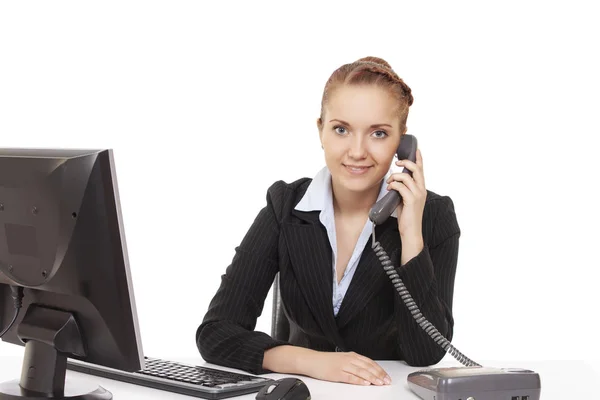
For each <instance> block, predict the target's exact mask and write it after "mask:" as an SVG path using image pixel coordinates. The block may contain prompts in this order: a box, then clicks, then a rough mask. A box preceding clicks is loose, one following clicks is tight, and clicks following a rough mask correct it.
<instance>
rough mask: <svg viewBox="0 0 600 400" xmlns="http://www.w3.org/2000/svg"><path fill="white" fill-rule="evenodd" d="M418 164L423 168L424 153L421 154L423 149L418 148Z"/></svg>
mask: <svg viewBox="0 0 600 400" xmlns="http://www.w3.org/2000/svg"><path fill="white" fill-rule="evenodd" d="M417 165H418V166H419V167H420V168H421V169H423V155H422V154H421V149H417Z"/></svg>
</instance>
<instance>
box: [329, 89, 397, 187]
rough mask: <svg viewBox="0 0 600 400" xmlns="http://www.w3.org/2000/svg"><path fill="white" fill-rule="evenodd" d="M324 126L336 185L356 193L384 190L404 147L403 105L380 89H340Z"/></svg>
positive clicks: (332, 101) (333, 95)
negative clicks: (381, 187) (400, 107)
mask: <svg viewBox="0 0 600 400" xmlns="http://www.w3.org/2000/svg"><path fill="white" fill-rule="evenodd" d="M319 122H320V123H318V127H319V135H320V138H321V143H322V145H323V149H324V151H325V162H326V164H327V167H328V168H329V170H330V171H331V175H332V181H333V182H332V183H333V185H334V187H337V188H343V189H344V190H348V191H352V192H363V191H367V190H369V189H373V187H374V186H377V188H379V185H380V182H381V179H382V178H383V177H384V176H385V174H386V173H387V172H388V171H389V169H390V165H391V163H392V160H393V158H394V154H395V153H396V149H397V148H398V145H399V144H400V136H401V133H400V120H399V117H398V103H397V101H396V100H395V99H394V98H393V97H392V96H391V95H390V94H389V93H388V92H387V91H386V90H385V89H382V88H380V87H378V86H375V85H344V86H340V87H338V88H336V89H335V90H334V92H333V93H332V94H331V96H330V97H329V100H328V102H327V103H326V105H325V110H324V115H323V121H319Z"/></svg>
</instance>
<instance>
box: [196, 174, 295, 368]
mask: <svg viewBox="0 0 600 400" xmlns="http://www.w3.org/2000/svg"><path fill="white" fill-rule="evenodd" d="M284 191H285V184H284V183H283V182H281V181H280V182H276V183H275V184H273V185H272V186H271V187H270V188H269V190H268V192H267V205H266V206H265V207H264V208H263V209H262V210H261V211H260V212H259V213H258V215H257V217H256V218H255V220H254V222H253V223H252V225H251V227H250V229H249V231H248V232H247V233H246V235H245V236H244V238H243V240H242V242H241V243H240V245H239V246H238V247H236V249H235V255H234V257H233V260H232V262H231V264H230V265H229V266H228V267H227V269H226V271H225V274H224V275H222V276H221V285H220V287H219V289H218V290H217V292H216V294H215V296H214V297H213V299H212V301H211V302H210V305H209V307H208V311H207V313H206V315H205V316H204V319H203V321H202V324H201V325H200V326H199V327H198V330H197V332H196V344H197V346H198V349H199V350H200V354H201V355H202V358H203V359H204V360H205V361H207V362H210V363H214V364H218V365H223V366H227V367H231V368H237V369H241V370H245V371H248V372H250V373H254V374H262V373H267V372H270V371H267V370H264V369H263V368H262V364H263V358H264V352H265V350H267V349H270V348H272V347H275V346H279V345H282V344H287V343H286V342H283V341H279V340H274V339H273V338H271V336H269V335H268V334H266V333H264V332H256V331H254V328H255V326H256V320H257V318H258V317H259V316H260V314H261V313H262V309H263V305H264V301H265V298H266V296H267V293H268V292H269V289H270V287H271V285H272V283H273V280H274V278H275V275H276V273H277V272H278V270H279V265H278V241H279V223H278V218H277V216H276V211H275V210H276V209H277V208H278V207H277V205H276V204H281V202H282V198H283V195H284ZM279 208H281V207H279Z"/></svg>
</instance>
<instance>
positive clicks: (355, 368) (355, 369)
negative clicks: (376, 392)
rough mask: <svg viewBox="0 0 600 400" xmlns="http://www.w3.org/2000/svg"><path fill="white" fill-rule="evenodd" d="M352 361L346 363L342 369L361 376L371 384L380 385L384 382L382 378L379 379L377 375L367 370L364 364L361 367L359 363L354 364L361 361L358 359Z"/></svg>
mask: <svg viewBox="0 0 600 400" xmlns="http://www.w3.org/2000/svg"><path fill="white" fill-rule="evenodd" d="M353 361H354V362H351V363H349V364H346V365H345V366H344V368H343V371H345V372H348V373H351V374H352V375H356V376H358V377H359V378H362V379H364V380H366V381H368V382H369V383H371V384H373V385H377V386H382V385H384V384H385V383H384V382H383V379H380V378H379V377H377V375H375V374H373V373H372V372H371V371H369V369H368V367H366V366H365V367H363V366H361V365H357V364H356V363H358V362H362V361H359V360H353Z"/></svg>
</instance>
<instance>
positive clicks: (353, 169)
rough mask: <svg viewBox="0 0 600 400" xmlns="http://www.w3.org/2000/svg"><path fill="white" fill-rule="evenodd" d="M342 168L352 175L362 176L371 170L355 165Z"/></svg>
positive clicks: (367, 167)
mask: <svg viewBox="0 0 600 400" xmlns="http://www.w3.org/2000/svg"><path fill="white" fill-rule="evenodd" d="M344 167H345V168H346V169H347V170H348V171H349V172H350V173H352V174H357V175H359V174H364V173H365V172H367V171H368V170H369V168H371V166H356V165H346V164H344Z"/></svg>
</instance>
